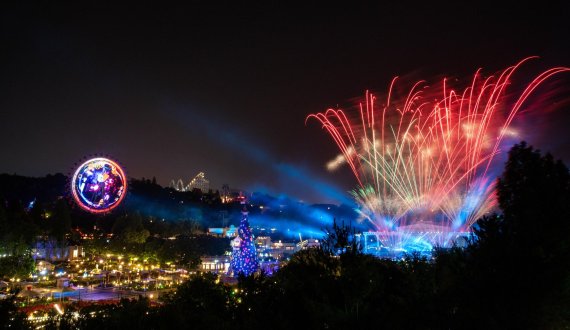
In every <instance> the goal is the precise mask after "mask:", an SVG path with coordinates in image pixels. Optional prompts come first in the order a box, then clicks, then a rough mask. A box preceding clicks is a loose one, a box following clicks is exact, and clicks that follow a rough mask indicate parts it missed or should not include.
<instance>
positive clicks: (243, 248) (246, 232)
mask: <svg viewBox="0 0 570 330" xmlns="http://www.w3.org/2000/svg"><path fill="white" fill-rule="evenodd" d="M240 197H241V196H240ZM241 203H242V204H244V206H243V211H242V212H241V214H242V217H241V221H240V223H239V228H238V236H237V237H236V238H235V239H234V241H233V242H232V245H233V246H234V249H233V253H232V260H231V271H232V272H233V275H234V276H238V275H239V274H243V275H245V276H248V275H251V274H253V273H255V272H256V271H257V269H258V268H259V262H258V261H257V253H256V251H255V242H254V240H253V234H252V233H251V228H249V221H248V220H247V214H248V212H247V208H246V207H245V199H243V198H242V202H241Z"/></svg>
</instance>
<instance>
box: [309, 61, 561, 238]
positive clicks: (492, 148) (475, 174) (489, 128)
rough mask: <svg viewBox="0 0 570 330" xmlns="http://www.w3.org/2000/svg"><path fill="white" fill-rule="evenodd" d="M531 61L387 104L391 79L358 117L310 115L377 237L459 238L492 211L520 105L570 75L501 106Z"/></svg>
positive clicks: (417, 88) (422, 89)
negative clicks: (499, 165)
mask: <svg viewBox="0 0 570 330" xmlns="http://www.w3.org/2000/svg"><path fill="white" fill-rule="evenodd" d="M529 59H531V58H530V57H529V58H526V59H524V60H522V61H520V62H519V63H517V64H515V65H513V66H510V67H508V68H506V69H505V70H503V71H502V72H499V73H498V74H497V75H495V76H490V77H488V78H484V77H482V76H481V73H480V69H479V70H477V71H476V73H475V75H474V76H473V79H472V80H471V83H470V85H469V86H467V87H466V88H464V89H463V90H455V89H453V88H452V87H450V86H449V83H448V81H447V80H446V79H444V80H443V83H442V85H441V87H439V88H438V89H437V90H433V89H430V88H429V87H428V86H426V84H425V82H424V81H419V82H417V83H416V84H414V85H413V87H412V88H411V89H410V90H409V92H408V93H407V95H406V96H405V97H404V98H402V100H393V99H392V98H393V94H394V93H393V90H394V86H395V83H396V81H397V77H396V78H394V79H393V80H392V82H391V84H390V87H389V89H388V94H387V97H386V98H385V100H384V102H383V104H382V105H381V106H379V105H378V103H379V102H378V100H377V98H376V97H375V96H374V95H373V94H371V93H369V92H366V97H365V102H363V103H360V105H359V111H358V116H357V117H356V116H354V117H350V116H349V114H348V113H347V112H345V111H343V110H340V109H336V110H335V109H328V110H327V111H325V112H322V113H316V114H310V115H309V116H308V117H307V120H309V119H310V118H314V119H316V120H318V121H319V122H320V123H321V124H322V127H323V128H324V129H325V130H326V131H327V132H328V133H329V134H330V136H331V137H332V139H333V140H334V141H335V142H336V144H337V145H338V148H339V149H340V151H341V154H342V156H343V159H342V160H339V159H335V162H334V164H332V165H330V164H329V165H330V167H329V168H331V167H334V166H336V165H337V164H342V163H346V165H347V166H348V167H349V168H350V169H351V170H352V172H353V174H354V176H355V178H356V180H357V182H358V187H357V188H356V189H355V190H354V191H353V192H352V194H353V196H354V197H355V199H356V201H357V202H358V203H359V205H360V212H361V216H362V218H363V219H367V220H368V221H370V222H371V223H372V224H373V225H374V226H375V229H376V230H377V231H384V232H393V231H398V230H401V229H402V228H407V230H408V231H416V232H420V231H421V232H435V231H439V232H441V231H444V232H465V231H469V229H470V227H471V225H472V224H473V223H474V222H475V221H476V220H477V219H478V218H480V217H481V216H482V215H483V214H485V213H486V212H488V211H489V210H491V209H492V208H493V206H494V205H495V204H496V200H495V193H494V188H495V187H494V184H495V183H494V179H493V178H491V175H490V173H489V169H490V167H491V164H492V161H493V159H494V157H495V156H496V155H497V154H498V153H499V152H500V151H501V150H500V147H501V142H502V141H503V139H504V138H505V136H509V135H515V134H516V132H515V131H513V129H512V128H510V127H509V126H510V125H511V123H512V121H513V119H514V117H515V115H516V114H517V113H518V112H519V110H520V109H521V107H522V105H523V103H524V102H525V100H527V98H528V97H529V96H530V95H531V93H532V92H533V91H534V90H535V89H536V88H537V87H538V86H540V85H541V84H542V83H543V82H544V81H545V80H547V79H548V78H550V77H552V76H553V75H556V74H559V73H561V72H568V71H570V68H566V67H555V68H551V69H549V70H546V71H544V72H542V73H540V74H539V75H537V76H536V77H535V78H534V79H533V80H532V81H531V82H530V83H529V84H528V85H526V87H525V88H524V89H523V90H522V92H519V93H518V94H517V95H516V96H515V98H514V102H512V103H510V102H509V104H511V105H510V106H509V105H507V104H506V103H507V101H506V98H507V97H506V89H507V87H508V86H509V84H510V81H511V77H512V75H513V73H514V72H515V71H516V70H517V69H518V68H519V67H520V66H521V65H522V64H523V63H524V62H526V61H528V60H529Z"/></svg>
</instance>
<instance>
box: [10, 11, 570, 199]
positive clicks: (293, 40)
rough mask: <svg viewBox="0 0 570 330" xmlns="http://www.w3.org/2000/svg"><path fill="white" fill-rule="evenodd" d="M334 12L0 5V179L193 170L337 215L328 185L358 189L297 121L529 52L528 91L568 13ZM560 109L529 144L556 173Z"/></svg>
mask: <svg viewBox="0 0 570 330" xmlns="http://www.w3.org/2000/svg"><path fill="white" fill-rule="evenodd" d="M284 3H286V2H284ZM343 3H345V4H344V5H336V6H335V5H332V2H328V3H326V4H325V5H320V6H317V5H310V6H307V5H299V6H292V5H288V6H286V5H285V4H283V5H276V4H271V5H268V4H266V5H263V6H258V7H254V6H251V7H244V6H243V2H233V3H232V4H231V5H222V4H218V5H213V4H209V3H208V2H207V1H204V2H195V3H194V4H192V5H186V6H183V7H174V6H164V5H162V6H158V5H159V3H156V4H157V6H155V7H143V6H141V5H139V6H128V7H115V6H113V7H103V6H93V7H85V6H82V7H78V6H77V5H75V6H69V5H66V6H57V5H53V4H51V3H50V2H44V4H43V5H37V6H32V5H23V4H19V5H16V6H17V7H7V6H6V5H5V4H3V5H2V8H1V9H0V24H1V32H0V42H1V43H0V45H1V49H2V51H1V55H0V56H1V62H0V63H1V68H2V69H1V73H0V93H1V97H0V148H1V150H2V152H1V160H2V161H1V162H0V173H17V174H21V175H27V176H44V175H46V174H48V173H57V172H61V173H65V174H68V173H70V172H71V171H72V170H73V166H74V163H76V162H78V161H81V160H82V159H84V158H85V157H88V156H90V155H94V154H97V155H106V156H110V157H112V158H114V159H115V160H117V161H118V162H119V163H121V164H123V165H124V167H125V169H126V171H127V174H128V175H129V176H131V177H136V178H140V177H147V178H149V177H153V176H155V177H156V178H157V180H158V183H160V184H162V185H165V186H166V185H168V184H169V183H170V180H171V179H178V178H183V179H184V181H186V182H187V181H188V180H189V179H190V178H192V177H193V176H194V175H195V174H197V173H198V172H200V171H203V172H205V173H206V176H207V177H208V178H209V179H210V181H211V186H212V188H214V189H216V188H221V186H222V184H224V183H227V184H229V185H230V187H233V188H242V189H247V190H249V191H253V190H266V191H267V192H270V193H272V194H280V193H284V194H288V195H290V196H293V197H294V198H297V199H303V200H305V201H308V202H335V203H339V202H340V201H339V199H338V197H336V196H335V195H334V194H332V193H331V191H333V190H334V189H332V188H335V189H336V190H338V191H340V192H341V193H344V192H346V191H347V190H349V189H351V188H353V187H354V186H355V181H354V179H353V177H352V175H351V173H350V172H349V171H348V170H347V169H343V170H340V171H338V172H335V173H328V172H327V171H326V169H325V163H326V162H327V161H328V160H330V159H332V158H334V157H335V155H336V154H337V149H336V147H335V145H334V144H333V143H332V141H331V139H330V137H329V136H328V134H327V133H326V132H325V131H323V130H321V128H320V127H319V125H318V124H317V123H316V122H309V124H308V125H305V117H306V116H307V115H308V114H309V113H314V112H319V111H323V110H326V109H327V108H328V107H336V106H337V105H338V106H340V107H343V108H350V107H352V106H353V105H354V103H355V98H358V97H361V96H362V95H363V94H364V92H365V91H366V90H367V89H369V90H372V91H376V92H378V93H379V94H382V93H383V92H385V91H386V89H387V86H388V84H389V82H390V80H391V78H392V77H393V76H395V75H399V76H411V77H413V79H415V80H419V79H427V80H430V81H433V82H434V83H437V82H439V81H440V80H439V79H440V77H443V76H444V75H445V76H450V77H460V78H462V79H466V80H468V79H470V77H471V75H472V74H473V73H474V72H475V70H476V69H477V68H479V67H482V68H483V69H484V71H483V72H484V73H486V74H492V73H494V72H496V71H498V70H502V69H504V68H506V67H507V66H509V65H511V64H514V63H515V62H517V61H518V60H520V59H522V58H524V57H526V56H530V55H538V56H540V57H541V58H540V59H538V60H534V61H532V63H529V64H528V65H527V67H528V68H529V70H530V71H529V72H530V73H529V76H528V77H529V78H530V77H531V73H533V74H536V73H537V72H540V70H544V69H546V68H549V67H552V66H570V23H569V22H570V4H569V2H567V1H560V3H558V4H547V2H543V1H533V2H532V4H531V5H530V6H528V7H527V5H521V4H520V3H519V4H517V5H516V6H504V7H497V5H496V4H494V5H492V6H490V5H485V4H483V3H480V2H476V3H475V4H469V5H466V4H464V3H463V2H460V1H457V2H454V3H451V4H445V5H439V6H437V5H434V4H433V2H431V1H425V2H423V4H421V5H419V6H418V5H412V4H411V3H406V2H405V1H394V2H393V3H391V4H382V5H380V4H377V5H374V6H370V5H350V6H349V5H348V4H347V3H348V2H346V1H344V2H343ZM563 79H566V81H567V82H568V81H570V79H568V78H567V77H566V78H563ZM557 88H558V87H557ZM562 89H563V88H562ZM564 93H566V94H565V95H570V90H568V89H566V90H565V91H564ZM558 102H559V104H565V106H561V107H560V109H557V110H556V111H555V112H549V113H547V114H541V115H540V116H535V118H534V119H532V122H533V123H536V125H537V129H536V130H532V133H533V135H532V136H529V140H530V142H531V143H534V144H536V146H537V147H539V148H540V149H542V150H551V151H552V152H553V153H554V155H555V156H557V157H558V158H563V159H564V160H565V161H567V162H568V161H569V160H570V157H569V156H568V155H567V153H568V152H567V149H569V148H568V143H569V138H568V137H569V135H570V134H569V133H568V128H567V126H568V125H570V116H569V112H570V107H569V106H567V105H568V103H565V102H563V101H562V102H560V99H558ZM527 121H528V120H527ZM538 124H540V127H539V126H538ZM527 125H528V122H527ZM538 128H540V129H538ZM537 132H546V133H547V134H546V133H545V134H541V135H540V136H538V134H537ZM327 185H330V186H331V187H327Z"/></svg>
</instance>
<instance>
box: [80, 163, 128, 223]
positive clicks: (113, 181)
mask: <svg viewBox="0 0 570 330" xmlns="http://www.w3.org/2000/svg"><path fill="white" fill-rule="evenodd" d="M71 189H72V194H73V198H74V199H75V201H76V203H77V204H78V205H79V206H80V207H81V208H83V209H85V210H87V211H89V212H93V213H103V212H108V211H110V210H112V209H113V208H115V207H117V206H118V205H119V204H120V203H121V201H122V200H123V198H124V197H125V193H126V190H127V179H126V177H125V173H124V172H123V170H122V169H121V167H120V166H119V165H118V164H117V163H116V162H114V161H112V160H110V159H107V158H93V159H90V160H88V161H86V162H84V163H83V164H81V165H80V166H79V167H78V168H77V170H76V171H75V173H74V175H73V179H72V181H71Z"/></svg>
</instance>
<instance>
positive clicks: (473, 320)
mask: <svg viewBox="0 0 570 330" xmlns="http://www.w3.org/2000/svg"><path fill="white" fill-rule="evenodd" d="M497 193H498V201H499V205H500V208H501V210H502V213H501V214H496V215H492V216H488V217H485V218H483V219H480V220H479V221H478V222H477V225H476V227H475V230H476V233H477V237H478V238H477V239H476V240H474V241H472V242H471V244H470V245H469V246H468V247H467V248H465V249H460V248H453V249H446V250H443V249H437V250H435V251H434V255H433V258H432V259H430V260H427V259H424V258H422V257H419V256H413V255H411V256H408V257H407V258H404V259H403V260H399V261H393V260H386V259H378V258H375V257H372V256H369V255H364V254H362V253H360V251H359V249H358V247H357V246H356V245H354V244H352V242H351V240H350V235H347V233H350V228H348V227H347V226H343V225H340V226H335V227H334V230H333V231H331V233H332V234H334V235H330V236H328V238H327V240H325V243H326V244H325V246H324V247H323V248H319V249H309V250H302V251H300V252H298V253H297V254H295V255H294V256H293V258H292V259H291V261H290V262H289V263H288V264H287V265H286V266H285V267H283V268H282V269H281V270H280V271H279V272H278V273H277V274H276V275H274V276H272V277H267V276H264V275H263V274H261V275H256V276H253V277H248V278H240V279H239V283H238V284H237V285H235V286H229V285H226V284H223V283H222V282H219V281H218V280H217V278H216V277H215V276H214V275H211V274H207V275H205V276H196V277H194V278H192V279H190V280H189V281H187V282H186V283H184V284H183V285H182V286H181V287H179V289H178V290H177V292H176V293H175V294H173V295H171V296H170V297H168V298H167V299H166V300H165V303H164V304H163V305H161V306H159V307H150V306H149V302H148V301H147V300H145V299H140V300H138V301H127V300H124V301H122V302H121V303H120V304H117V305H112V306H106V307H92V308H91V309H82V310H79V311H78V312H79V317H77V318H74V317H72V316H71V315H73V314H71V313H66V314H65V316H63V317H62V318H60V317H57V316H55V315H54V317H53V318H52V319H51V322H52V324H51V325H50V326H51V327H53V328H55V327H56V326H59V327H60V328H62V329H67V328H80V329H95V328H100V329H122V328H133V327H135V328H138V329H172V328H192V329H268V328H269V329H292V328H303V329H311V328H312V329H358V328H361V327H373V328H378V329H566V328H568V327H570V241H569V238H570V222H569V221H568V220H569V219H570V175H569V172H568V168H567V167H566V166H565V165H564V164H562V163H561V162H559V161H555V160H554V159H553V158H552V156H550V155H545V156H541V154H540V153H539V152H538V151H536V150H533V149H532V148H531V147H528V146H526V145H525V144H524V143H522V144H520V145H516V146H515V147H514V148H513V149H512V150H511V151H510V153H509V160H508V162H507V164H506V168H505V170H504V173H503V175H502V177H501V178H500V180H499V182H498V192H497ZM339 247H341V248H344V249H343V250H344V251H345V252H344V253H343V254H341V255H340V256H335V255H334V254H332V253H331V252H330V251H334V250H337V249H338V248H339ZM70 308H74V307H70ZM95 310H96V312H97V314H96V315H97V316H95V317H92V316H90V314H89V313H90V312H93V311H95ZM6 313H9V314H6ZM6 313H5V315H4V316H1V315H0V318H1V317H4V319H6V318H7V317H8V316H10V317H16V318H15V321H14V322H21V323H25V320H23V319H22V318H18V317H17V312H15V311H13V310H12V311H10V312H6ZM6 315H8V316H6ZM18 320H19V321H18ZM133 322H134V323H133ZM48 328H50V327H48Z"/></svg>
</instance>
